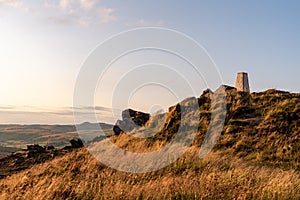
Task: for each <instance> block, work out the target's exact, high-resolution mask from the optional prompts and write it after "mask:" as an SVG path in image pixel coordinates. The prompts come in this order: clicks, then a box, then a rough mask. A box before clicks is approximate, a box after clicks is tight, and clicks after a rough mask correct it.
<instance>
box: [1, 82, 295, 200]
mask: <svg viewBox="0 0 300 200" xmlns="http://www.w3.org/2000/svg"><path fill="white" fill-rule="evenodd" d="M225 88H226V94H227V97H226V98H227V105H226V106H227V114H226V116H225V117H226V120H225V126H224V128H223V131H222V134H221V137H220V139H219V141H218V142H217V144H216V145H215V146H214V148H213V151H212V152H210V153H209V154H208V155H207V156H206V157H204V158H203V159H200V158H199V147H200V146H201V144H202V142H203V139H204V137H205V135H206V132H207V129H208V125H209V122H210V118H211V111H212V108H211V100H210V98H209V96H210V95H211V94H210V93H209V91H205V92H204V93H203V95H201V96H200V97H199V98H198V99H197V101H198V103H199V111H200V113H201V116H200V119H199V120H198V121H196V122H195V121H191V122H189V123H190V125H191V126H193V125H194V123H197V125H198V126H199V128H198V129H197V133H196V138H195V139H194V141H193V143H192V146H191V147H190V148H189V150H188V151H187V152H186V153H185V154H184V156H183V157H181V158H180V159H179V160H177V161H176V162H175V163H173V164H171V165H169V166H167V167H165V168H163V169H160V170H158V171H155V172H150V173H142V174H133V173H125V172H120V171H117V170H114V169H111V168H108V167H106V166H104V165H103V164H101V163H100V162H99V161H97V160H96V159H95V158H94V157H93V156H91V155H90V154H89V153H88V152H87V150H86V149H79V150H73V151H71V152H70V153H67V154H65V155H63V156H60V157H56V158H54V159H52V160H50V161H47V162H45V163H41V164H38V165H35V166H33V167H32V168H29V169H25V170H24V171H22V172H19V173H18V174H14V175H12V176H10V177H7V178H5V179H2V180H0V193H1V196H0V199H300V167H299V166H300V164H299V158H300V151H299V148H300V141H299V137H300V129H299V127H300V126H299V125H300V124H299V123H300V122H299V119H300V95H299V94H291V93H288V92H282V91H276V90H267V91H265V92H261V93H252V94H248V93H245V92H237V91H236V90H235V89H234V88H231V87H228V86H226V87H225ZM191 100H192V99H187V100H185V101H184V102H183V103H182V106H185V105H188V104H189V102H190V101H191ZM180 116H181V109H180V108H178V106H176V105H175V106H174V107H172V108H170V110H169V113H166V114H161V115H157V116H154V117H152V118H151V119H150V120H149V122H148V123H147V126H146V127H144V128H141V129H139V130H135V131H133V132H131V133H128V134H126V133H124V134H120V135H116V136H112V137H110V138H109V139H110V140H111V141H112V142H114V143H115V144H116V145H117V146H119V147H122V148H123V149H127V150H129V151H133V152H149V151H153V150H157V149H159V148H161V147H162V146H164V145H166V144H167V143H169V142H170V141H171V140H172V139H173V138H174V137H175V134H176V132H177V130H178V128H179V125H180V123H181V120H180ZM158 127H159V128H158ZM151 130H152V131H153V130H154V131H156V134H155V135H148V136H151V137H148V138H136V137H133V135H134V134H143V133H145V132H146V133H145V134H146V135H147V131H151ZM102 142H103V141H100V142H97V143H94V144H93V145H94V146H95V147H97V145H102ZM115 159H118V158H115Z"/></svg>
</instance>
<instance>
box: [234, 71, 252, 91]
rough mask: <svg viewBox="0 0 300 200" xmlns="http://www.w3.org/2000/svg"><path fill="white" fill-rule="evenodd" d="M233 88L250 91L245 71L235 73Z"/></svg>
mask: <svg viewBox="0 0 300 200" xmlns="http://www.w3.org/2000/svg"><path fill="white" fill-rule="evenodd" d="M235 88H236V89H237V91H243V92H250V87H249V80H248V74H247V73H246V72H238V73H237V76H236V82H235Z"/></svg>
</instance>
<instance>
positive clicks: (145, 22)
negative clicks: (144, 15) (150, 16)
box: [125, 19, 166, 27]
mask: <svg viewBox="0 0 300 200" xmlns="http://www.w3.org/2000/svg"><path fill="white" fill-rule="evenodd" d="M125 25H126V26H128V27H136V26H156V27H163V26H166V22H165V21H164V20H145V19H139V20H137V21H135V22H133V23H125Z"/></svg>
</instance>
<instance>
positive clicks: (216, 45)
mask: <svg viewBox="0 0 300 200" xmlns="http://www.w3.org/2000/svg"><path fill="white" fill-rule="evenodd" d="M299 9H300V2H299V1H297V0H289V1H278V0H265V1H259V0H253V1H238V0H224V1H217V0H206V1H198V0H194V1H177V0H175V1H174V0H166V1H137V0H136V1H133V0H131V1H129V0H127V1H125V0H124V1H121V0H119V1H116V0H56V1H55V0H53V1H51V0H41V1H36V0H0V123H31V122H32V123H72V122H73V121H72V120H73V119H72V112H70V111H69V110H68V109H67V111H66V109H65V108H66V107H68V108H69V107H72V103H73V91H74V84H75V81H76V77H77V75H78V73H79V71H80V68H81V66H82V63H83V62H84V61H85V59H86V58H87V57H88V55H89V54H90V52H91V51H92V50H93V49H95V47H96V46H97V45H98V44H100V43H101V42H103V41H104V40H106V39H107V38H109V37H110V36H112V35H114V34H117V33H119V32H121V31H126V30H129V29H132V28H137V27H146V26H154V27H163V28H169V29H174V30H177V31H179V32H182V33H184V34H187V35H188V36H190V37H192V38H194V39H195V40H196V41H197V42H198V43H200V44H201V45H202V46H204V47H205V49H206V50H207V51H208V53H209V54H210V56H211V57H212V59H213V60H214V62H215V63H216V65H217V66H218V68H219V70H220V73H221V76H222V80H223V83H224V84H228V85H234V81H235V76H236V72H237V71H247V72H248V73H249V78H250V86H251V89H252V91H263V90H265V89H268V88H276V89H282V90H287V91H291V92H299V85H300V79H299V73H300V67H299V66H300V56H299V55H300V39H299V35H300V23H299V19H300V12H299ZM111 78H112V79H113V78H115V77H114V76H111ZM199 82H200V81H199ZM204 89H206V88H205V86H203V85H202V84H200V83H199V91H202V90H204ZM160 92H161V91H160ZM145 94H146V93H143V92H142V93H140V94H138V96H139V98H138V99H140V100H139V101H143V98H142V97H143V95H145ZM147 94H152V93H147ZM101 95H102V96H105V94H100V96H101ZM153 95H154V96H155V93H154V94H153ZM199 95H200V93H199ZM145 96H147V95H145ZM154 98H155V97H154ZM162 98H163V99H164V100H165V101H164V102H161V103H160V102H158V103H157V104H160V106H162V107H163V108H165V107H166V106H167V105H169V104H172V103H175V102H176V99H174V98H173V97H162ZM147 99H149V95H148V96H147ZM151 103H152V102H151ZM144 105H147V106H144ZM97 106H100V107H103V108H106V107H111V104H110V103H109V102H108V101H107V99H106V100H105V101H101V100H99V101H97ZM130 106H132V107H136V108H138V109H141V110H143V111H150V110H151V106H150V103H148V104H147V103H145V102H133V103H131V104H130ZM143 106H144V107H143ZM28 108H30V109H28ZM41 110H43V112H41ZM44 110H47V111H46V112H45V111H44ZM58 110H59V111H58ZM97 112H98V113H97V114H99V115H100V116H106V119H107V120H105V119H104V121H109V122H111V121H112V118H111V116H108V115H107V113H105V112H107V110H105V109H99V110H98V111H97ZM26 113H27V114H26ZM53 113H54V114H53ZM66 113H69V114H68V116H67V114H66ZM41 115H43V117H41ZM63 116H64V117H63ZM65 116H67V117H65ZM83 121H85V120H84V119H83Z"/></svg>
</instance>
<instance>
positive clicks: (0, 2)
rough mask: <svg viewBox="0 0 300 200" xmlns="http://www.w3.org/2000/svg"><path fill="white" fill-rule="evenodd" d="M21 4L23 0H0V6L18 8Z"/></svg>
mask: <svg viewBox="0 0 300 200" xmlns="http://www.w3.org/2000/svg"><path fill="white" fill-rule="evenodd" d="M22 5H23V1H21V0H0V6H8V7H13V8H19V7H21V6H22Z"/></svg>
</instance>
